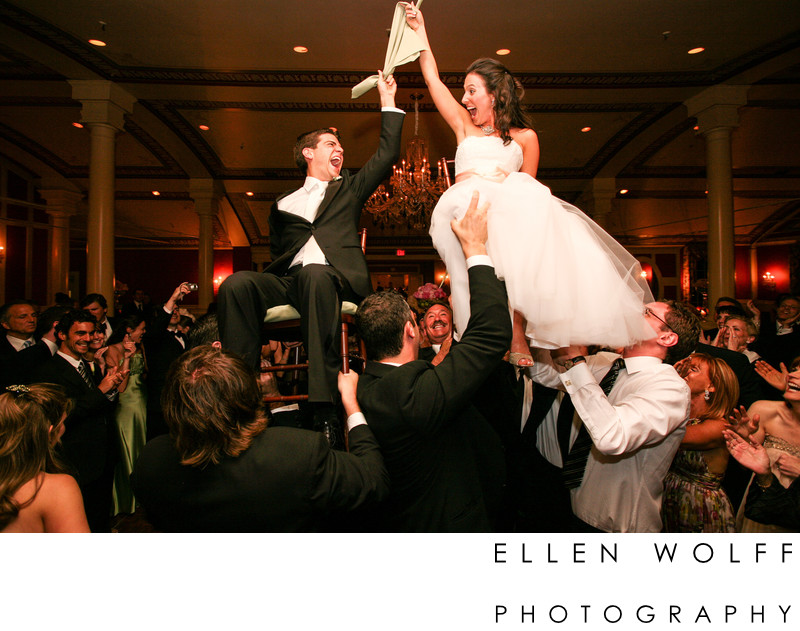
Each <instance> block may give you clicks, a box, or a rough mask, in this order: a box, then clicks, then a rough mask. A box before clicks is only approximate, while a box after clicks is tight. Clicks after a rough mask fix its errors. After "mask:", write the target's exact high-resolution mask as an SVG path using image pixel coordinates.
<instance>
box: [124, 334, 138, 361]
mask: <svg viewBox="0 0 800 631" xmlns="http://www.w3.org/2000/svg"><path fill="white" fill-rule="evenodd" d="M122 346H123V347H124V348H125V354H124V356H123V359H130V358H131V357H132V356H133V354H134V353H135V352H136V342H134V341H133V340H132V339H131V336H130V335H128V334H127V333H126V334H125V337H124V338H122Z"/></svg>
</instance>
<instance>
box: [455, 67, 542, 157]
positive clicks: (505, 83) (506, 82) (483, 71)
mask: <svg viewBox="0 0 800 631" xmlns="http://www.w3.org/2000/svg"><path fill="white" fill-rule="evenodd" d="M473 72H474V73H475V74H477V75H480V77H481V78H482V79H483V81H484V83H485V84H486V89H487V90H488V92H489V94H491V95H492V96H493V97H494V125H495V127H496V128H497V131H499V132H500V138H502V139H503V144H505V145H507V144H508V143H509V142H511V135H510V134H509V133H508V130H509V129H511V128H512V127H516V128H519V129H533V127H532V125H531V122H530V119H529V118H528V115H527V114H526V113H525V111H524V110H523V109H522V97H523V95H524V94H525V90H524V89H523V87H522V84H521V83H520V82H519V81H518V80H517V79H515V78H514V76H513V75H512V74H511V73H510V72H509V71H508V68H506V67H505V66H504V65H503V64H501V63H500V62H499V61H497V60H496V59H489V58H483V59H476V60H475V61H473V62H472V64H470V67H469V68H467V74H470V73H473Z"/></svg>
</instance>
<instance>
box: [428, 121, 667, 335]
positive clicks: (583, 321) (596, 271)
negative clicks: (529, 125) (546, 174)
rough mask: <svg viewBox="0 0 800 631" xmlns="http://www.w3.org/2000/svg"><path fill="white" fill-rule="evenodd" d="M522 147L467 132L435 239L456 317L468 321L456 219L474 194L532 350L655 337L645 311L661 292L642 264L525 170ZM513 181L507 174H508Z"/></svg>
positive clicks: (461, 325) (459, 326) (462, 325)
mask: <svg viewBox="0 0 800 631" xmlns="http://www.w3.org/2000/svg"><path fill="white" fill-rule="evenodd" d="M521 166H522V148H521V147H520V146H519V145H518V144H517V143H516V142H514V141H511V142H510V143H508V144H507V145H504V144H503V141H502V140H501V139H500V138H498V137H496V136H467V138H465V139H464V140H463V141H462V142H461V144H459V146H458V149H457V150H456V174H457V175H459V174H463V173H471V174H472V177H469V178H467V179H465V180H462V181H460V182H457V183H455V184H454V185H453V186H451V187H450V188H449V189H448V190H447V191H445V193H444V194H443V195H442V197H441V198H440V199H439V203H438V204H437V205H436V208H435V209H434V211H433V216H432V218H431V228H430V234H431V237H432V239H433V244H434V246H435V247H436V250H437V251H438V252H439V256H441V258H442V260H443V261H444V263H445V265H446V266H447V272H448V274H449V276H450V288H451V297H452V303H453V319H454V323H455V327H456V330H457V331H458V332H459V334H462V333H463V332H464V330H465V329H466V326H467V322H468V321H469V314H470V309H469V286H468V277H467V270H466V262H465V261H464V255H463V253H462V251H461V246H460V244H459V242H458V239H457V238H456V236H455V235H454V234H453V231H452V229H451V228H450V220H451V219H453V218H454V217H455V218H459V217H461V216H463V214H464V212H466V209H467V206H468V205H469V201H470V198H471V196H472V192H473V191H475V190H478V191H479V192H480V195H481V202H487V201H488V202H490V203H491V208H490V209H489V216H488V222H489V241H488V243H487V249H488V252H489V256H490V257H491V259H492V262H493V264H494V266H495V272H496V274H497V276H498V278H500V279H502V280H505V282H506V289H507V291H508V298H509V305H510V307H511V308H512V309H514V310H517V311H519V312H521V313H522V314H523V315H524V316H525V319H526V320H527V323H528V324H527V329H526V335H527V337H528V338H529V340H530V344H531V346H535V347H539V348H550V349H552V348H559V347H562V346H570V345H590V344H599V345H602V346H608V347H611V348H619V347H623V346H629V345H632V344H634V343H635V342H638V341H641V340H644V339H648V338H651V337H653V335H654V333H653V330H652V329H651V327H650V326H649V325H648V324H647V322H646V321H645V319H644V316H643V315H642V309H643V304H644V303H647V302H650V301H652V294H651V293H650V289H649V287H648V286H647V283H646V281H645V280H644V279H642V276H641V272H642V270H641V266H640V265H639V262H638V261H637V260H636V259H635V258H634V257H633V256H632V255H631V254H630V253H629V252H628V251H627V250H625V248H623V247H622V246H621V245H620V244H618V243H617V242H616V241H615V240H614V239H613V238H612V237H611V236H610V235H609V234H608V233H606V232H605V231H604V230H603V229H602V228H601V227H600V226H598V225H597V224H596V223H595V222H594V221H592V220H591V219H590V218H589V217H587V216H586V215H585V214H584V213H583V212H581V211H580V210H579V209H578V208H576V207H575V206H572V205H571V204H568V203H567V202H565V201H563V200H560V199H558V198H557V197H554V196H553V194H552V193H551V192H550V189H549V188H547V187H546V186H544V185H543V184H542V183H540V182H539V181H537V180H536V179H534V178H532V177H531V176H530V175H528V174H527V173H520V172H519V169H520V167H521ZM506 173H508V174H509V175H508V176H506V175H505V174H506Z"/></svg>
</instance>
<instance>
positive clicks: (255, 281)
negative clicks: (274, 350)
mask: <svg viewBox="0 0 800 631" xmlns="http://www.w3.org/2000/svg"><path fill="white" fill-rule="evenodd" d="M378 92H379V94H380V101H381V106H382V119H381V121H382V124H381V137H380V144H379V146H378V150H377V152H376V153H375V154H374V155H373V156H372V157H371V158H370V159H369V161H368V162H367V164H366V165H364V167H363V168H362V169H361V170H360V171H359V172H358V173H357V174H356V175H351V174H350V173H349V172H348V171H343V170H342V162H343V149H342V146H341V145H340V144H339V137H338V134H337V132H336V130H335V129H321V130H316V131H313V132H309V133H307V134H303V135H301V136H300V137H299V138H298V141H297V144H296V145H295V149H294V153H295V160H296V162H297V165H298V166H299V167H300V169H301V170H302V171H303V172H304V173H305V174H306V175H307V177H306V180H305V183H304V185H303V187H302V188H300V189H298V190H296V191H294V192H291V193H288V194H286V195H282V196H280V197H279V198H278V199H277V200H276V202H275V204H273V206H272V212H271V214H270V218H269V227H270V229H269V232H270V234H269V239H270V249H271V253H272V264H271V265H270V266H269V267H268V268H267V270H266V271H265V273H263V274H258V273H256V272H246V271H245V272H236V273H235V274H233V275H231V276H229V277H228V278H227V279H226V280H225V282H223V283H222V285H221V286H220V289H219V324H220V333H221V336H222V340H221V341H222V345H223V347H224V348H227V349H229V350H231V351H233V352H236V353H239V354H240V355H242V356H243V357H244V358H245V360H246V361H247V363H248V364H250V365H252V366H253V367H257V366H258V365H259V363H260V359H261V357H260V350H261V327H262V323H263V318H264V313H265V312H266V310H267V309H269V308H270V307H273V306H276V305H280V304H286V303H289V304H291V305H292V306H294V307H295V308H296V309H297V310H298V311H299V312H300V314H301V316H302V325H301V326H302V335H303V341H304V343H305V347H306V352H307V353H308V359H309V388H308V395H309V402H310V403H313V404H317V405H316V407H317V411H316V413H315V416H316V417H317V423H316V424H317V425H318V426H319V425H321V424H324V423H333V422H335V421H334V419H335V414H333V415H332V414H331V412H333V410H334V408H333V405H332V404H334V403H335V402H336V400H337V393H336V376H337V374H338V371H339V367H340V365H341V364H340V362H341V358H340V350H339V347H340V335H339V330H340V311H341V304H342V301H343V300H350V301H352V302H359V301H360V300H361V298H363V297H364V296H366V295H367V294H369V293H370V292H371V284H370V278H369V272H368V270H367V264H366V261H365V259H364V255H363V252H362V251H361V247H360V244H359V240H358V222H359V217H360V215H361V209H362V207H363V205H364V203H365V202H366V201H367V199H368V198H369V196H370V195H371V194H372V193H373V191H374V190H375V189H376V188H377V187H378V185H379V184H380V183H381V181H382V180H383V179H385V178H386V177H387V176H388V175H389V174H390V172H391V167H392V165H393V164H394V163H395V162H396V161H397V159H398V157H399V155H400V133H401V130H402V126H403V118H404V113H403V112H402V111H400V110H398V109H396V108H395V107H394V96H395V93H396V92H397V85H396V83H395V82H394V79H393V78H392V77H389V78H388V79H384V78H383V77H381V79H380V80H379V81H378ZM320 428H321V429H327V428H324V427H320Z"/></svg>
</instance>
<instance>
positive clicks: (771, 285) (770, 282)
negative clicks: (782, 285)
mask: <svg viewBox="0 0 800 631" xmlns="http://www.w3.org/2000/svg"><path fill="white" fill-rule="evenodd" d="M761 278H762V279H764V287H766V288H767V289H769V290H770V291H774V290H775V277H774V276H773V275H772V274H770V273H769V272H764V275H763V276H762V277H761Z"/></svg>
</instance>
